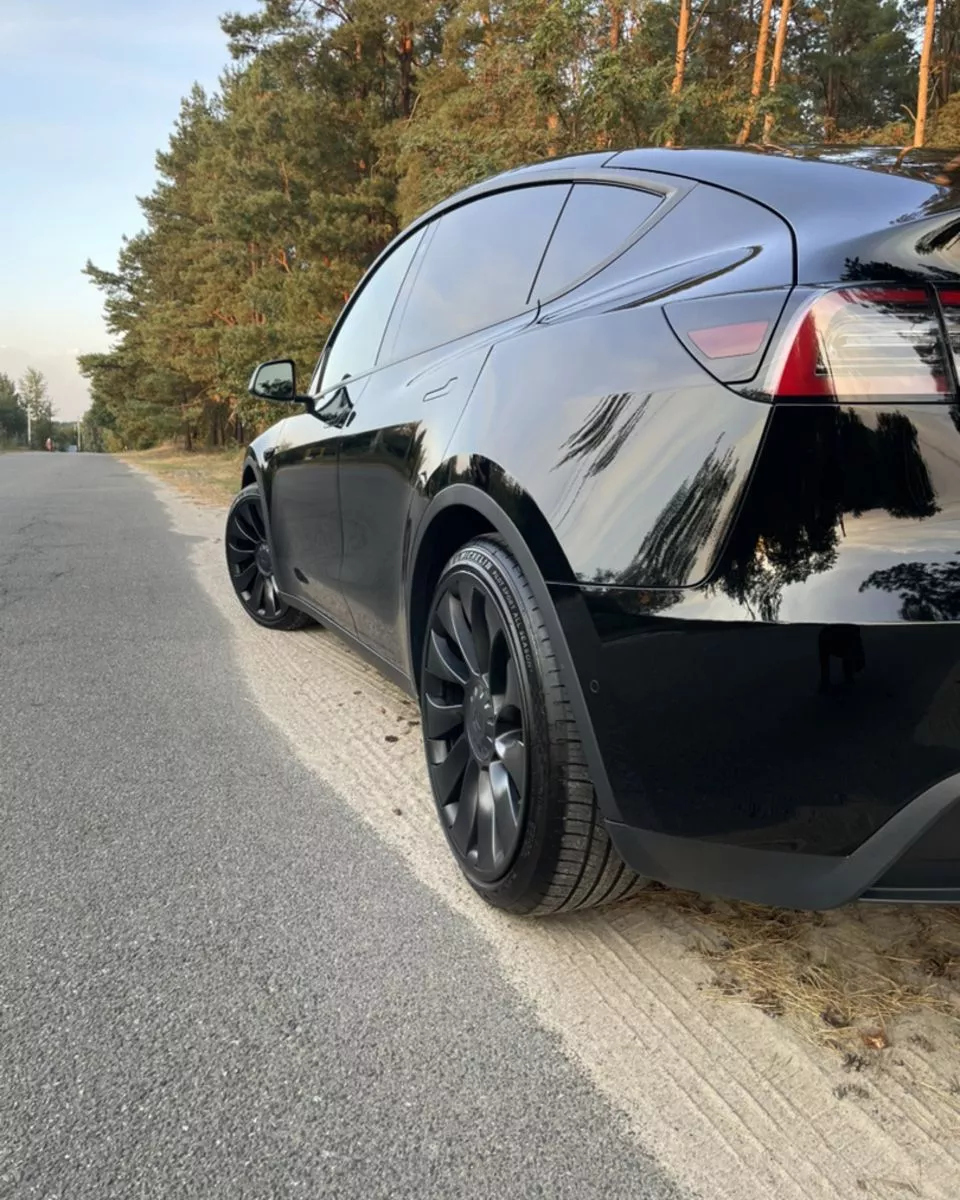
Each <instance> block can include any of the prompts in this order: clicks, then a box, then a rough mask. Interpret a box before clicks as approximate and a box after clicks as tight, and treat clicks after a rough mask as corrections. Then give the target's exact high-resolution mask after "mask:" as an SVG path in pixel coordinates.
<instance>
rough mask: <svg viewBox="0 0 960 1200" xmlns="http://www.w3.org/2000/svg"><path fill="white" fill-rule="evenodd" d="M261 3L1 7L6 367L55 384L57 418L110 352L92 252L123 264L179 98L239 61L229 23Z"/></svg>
mask: <svg viewBox="0 0 960 1200" xmlns="http://www.w3.org/2000/svg"><path fill="white" fill-rule="evenodd" d="M256 7H257V4H256V0H0V371H4V372H6V373H7V374H8V375H10V376H11V377H13V378H14V379H15V380H16V379H18V378H19V377H20V376H21V375H22V374H23V372H24V370H25V369H26V367H27V366H28V365H29V366H35V367H38V368H39V369H40V370H41V371H43V372H44V373H45V375H46V376H47V379H48V382H49V384H50V396H51V399H52V401H53V404H54V409H55V415H56V416H57V417H59V418H60V419H61V420H70V419H74V418H76V417H78V416H80V415H82V413H83V412H84V410H85V409H86V407H87V405H88V403H89V396H88V394H87V390H86V384H85V382H84V380H83V379H81V377H80V375H79V374H78V373H77V370H76V361H75V360H76V356H77V354H78V353H86V352H89V351H97V350H105V349H106V348H107V347H108V346H109V344H110V341H109V337H108V335H107V332H106V329H105V328H104V325H103V321H102V319H101V306H100V294H99V292H97V290H96V289H95V288H94V286H93V284H92V283H90V282H89V281H88V280H87V278H86V277H85V276H84V275H82V274H81V270H82V268H83V265H84V263H85V262H86V260H87V259H88V258H90V259H92V260H93V262H95V263H96V264H97V266H100V267H103V268H105V269H108V270H109V269H112V268H113V267H114V266H115V264H116V258H117V251H118V250H119V248H120V244H121V239H122V237H123V236H124V234H126V235H127V236H130V235H132V234H135V233H136V232H137V231H138V230H139V229H140V228H141V227H142V225H143V220H142V214H141V212H140V209H139V206H138V204H137V199H136V198H137V196H143V195H146V194H148V193H149V192H150V191H151V190H152V188H153V184H154V180H155V168H154V162H155V155H156V152H157V150H159V149H161V148H163V147H165V146H166V144H167V139H168V137H169V135H170V131H171V129H172V128H173V123H174V121H175V120H176V117H177V114H178V111H179V107H180V100H181V98H182V97H183V96H185V95H186V94H187V92H189V90H190V88H191V86H192V85H193V83H194V82H195V81H197V82H199V83H201V84H202V85H203V86H204V87H206V88H208V89H212V88H214V87H215V86H216V84H217V80H218V78H219V75H220V73H221V71H222V70H223V68H224V67H225V66H226V65H227V64H228V61H229V54H228V52H227V47H226V39H225V38H224V36H223V33H222V32H221V30H220V24H219V20H218V18H219V17H220V15H221V14H222V13H223V12H225V11H231V10H232V11H241V12H250V11H253V10H254V9H255V8H256Z"/></svg>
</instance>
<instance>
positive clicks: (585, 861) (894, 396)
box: [227, 149, 960, 913]
mask: <svg viewBox="0 0 960 1200" xmlns="http://www.w3.org/2000/svg"><path fill="white" fill-rule="evenodd" d="M958 166H960V159H955V160H953V161H951V160H950V157H949V155H942V156H938V155H936V154H935V153H926V152H913V153H910V154H906V155H902V154H901V155H897V154H896V153H895V152H894V151H888V150H850V149H847V150H830V149H821V150H818V151H811V150H803V151H797V152H794V153H784V152H776V153H774V152H760V151H750V150H657V149H650V150H635V151H626V152H621V153H614V154H610V153H602V154H589V155H585V156H581V157H577V158H571V159H565V160H554V161H550V162H548V163H546V164H543V165H540V166H534V167H530V168H524V169H520V170H516V171H512V172H508V173H506V174H504V175H501V176H499V177H497V178H495V179H491V180H489V181H487V182H485V183H483V184H481V185H479V186H476V187H474V188H471V189H469V190H468V191H466V192H463V193H461V194H459V195H457V196H454V197H453V198H451V199H450V200H449V201H447V202H446V203H444V204H441V205H440V206H438V207H437V208H436V209H434V210H433V211H431V212H429V213H427V214H426V215H425V216H424V217H422V218H420V219H419V220H418V221H416V222H414V223H413V224H412V225H411V226H410V227H409V228H407V229H406V230H404V231H403V233H402V234H400V236H398V237H397V238H396V239H395V240H394V241H393V242H392V243H391V244H390V245H389V246H388V247H387V249H386V250H385V251H384V252H383V253H382V254H381V255H380V257H379V258H378V260H377V261H376V262H375V263H374V265H373V266H372V267H371V269H370V271H369V272H368V273H367V275H366V276H365V278H364V279H363V281H362V283H361V284H360V286H359V287H358V288H357V290H356V292H355V294H354V295H353V297H352V298H351V300H350V302H349V303H348V304H347V306H346V307H345V309H344V311H343V313H342V315H341V316H340V318H339V320H338V321H337V324H336V326H335V328H334V330H333V332H332V334H331V336H330V339H329V341H328V342H327V345H326V347H325V349H324V351H323V354H322V356H321V358H320V362H319V364H318V366H317V368H316V371H315V373H314V375H313V378H312V379H310V380H309V381H308V382H305V383H304V385H303V388H302V394H301V393H300V391H299V390H298V384H297V381H296V379H295V373H294V366H293V363H292V362H290V361H286V360H282V361H276V362H271V363H265V364H263V365H262V366H260V367H258V368H257V370H256V371H255V373H254V375H253V378H252V381H251V391H252V392H253V393H254V394H255V395H257V396H260V397H266V398H269V399H273V400H277V401H285V402H289V403H290V404H292V405H296V406H298V408H299V409H301V410H302V411H297V412H295V413H294V415H292V416H288V417H287V418H286V419H285V420H282V421H280V422H279V423H278V424H276V425H274V426H273V427H272V428H271V429H269V430H268V431H267V432H266V433H264V434H263V435H262V436H260V437H258V438H257V439H256V440H255V441H254V442H253V443H252V444H251V446H250V449H249V454H248V456H247V459H246V462H245V465H244V467H243V477H242V490H241V492H240V494H239V495H238V497H237V499H236V501H235V502H234V504H233V506H232V508H231V510H230V514H229V519H228V525H227V562H228V566H229V571H230V576H231V579H232V581H233V585H234V587H235V589H236V591H237V594H238V596H239V598H240V600H241V602H242V603H243V605H244V606H245V608H246V610H247V612H248V613H249V614H250V615H251V616H252V617H253V618H254V620H256V621H258V622H259V623H260V624H262V625H267V626H272V627H274V628H277V629H292V628H295V627H297V626H299V625H301V624H303V623H304V622H305V621H307V620H309V619H311V618H312V619H316V620H319V621H320V622H322V623H323V624H324V625H327V626H329V627H330V628H331V629H336V630H338V631H340V632H341V633H342V634H344V635H346V636H347V637H349V638H351V639H353V640H354V642H355V643H356V644H357V645H358V646H359V647H360V648H362V650H363V651H365V652H366V653H367V654H368V655H369V656H371V657H372V658H373V659H374V660H375V661H376V662H377V663H378V664H379V665H380V666H381V667H382V669H383V670H384V671H385V672H386V673H387V674H388V675H390V676H392V677H393V678H394V679H396V680H398V681H399V682H400V683H401V684H402V685H404V686H405V687H406V688H408V689H409V690H410V691H411V692H412V693H414V694H415V695H416V696H417V697H418V699H419V703H420V707H421V713H422V724H423V737H424V742H425V747H426V759H427V769H428V772H429V777H430V782H431V785H432V788H433V794H434V798H435V801H436V807H437V812H438V815H439V819H440V823H441V825H442V827H443V829H444V831H445V834H446V837H447V840H448V842H449V845H450V848H451V850H452V852H453V853H454V855H455V856H456V858H457V861H458V862H459V864H460V867H461V868H462V870H463V872H464V873H465V875H466V876H467V878H468V879H469V880H470V882H471V883H472V884H473V886H474V887H475V888H476V889H477V890H478V891H479V892H480V893H481V894H482V895H483V896H484V897H485V898H486V899H487V900H488V901H489V902H490V903H492V904H495V905H498V906H500V907H503V908H506V909H509V910H511V911H514V912H524V913H544V912H553V911H557V910H561V909H562V910H566V909H572V908H577V907H583V906H587V905H592V904H597V903H602V902H605V901H609V900H613V899H616V898H618V897H621V896H623V895H625V894H627V893H628V892H629V891H631V890H632V889H633V888H636V887H637V886H639V885H640V884H641V883H642V882H643V881H644V880H646V879H656V880H661V881H663V882H665V883H668V884H673V885H678V886H682V887H689V888H694V889H698V890H704V891H710V892H713V893H718V894H723V895H729V896H734V897H741V898H744V899H748V900H754V901H758V902H763V903H771V904H780V905H786V906H795V907H829V906H832V905H837V904H841V903H843V902H845V901H848V900H852V899H854V898H856V897H867V898H900V899H912V900H939V901H956V900H960V395H958V367H960V173H958V170H957V169H958ZM362 750H363V747H362V746H358V747H357V752H358V753H362Z"/></svg>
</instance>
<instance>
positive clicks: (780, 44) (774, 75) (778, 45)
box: [763, 0, 791, 142]
mask: <svg viewBox="0 0 960 1200" xmlns="http://www.w3.org/2000/svg"><path fill="white" fill-rule="evenodd" d="M790 5H791V0H781V4H780V20H779V21H778V23H777V40H776V41H775V42H774V44H773V62H771V64H770V88H769V91H770V95H771V96H772V95H773V93H774V92H775V91H776V90H777V84H778V83H779V82H780V67H781V64H782V63H783V48H784V46H785V45H786V43H787V23H788V22H789V20H790ZM772 132H773V113H770V112H768V113H767V114H766V116H765V117H764V118H763V140H764V141H765V142H768V141H769V140H770V134H771V133H772Z"/></svg>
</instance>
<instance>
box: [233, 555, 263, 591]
mask: <svg viewBox="0 0 960 1200" xmlns="http://www.w3.org/2000/svg"><path fill="white" fill-rule="evenodd" d="M256 574H257V564H256V563H254V562H252V563H250V565H249V566H246V567H244V568H243V569H242V570H238V571H237V574H236V575H234V577H233V582H234V584H235V585H236V587H237V588H238V589H239V590H240V591H241V592H245V591H246V590H247V588H248V587H249V586H250V584H251V583H253V580H254V578H255V576H256Z"/></svg>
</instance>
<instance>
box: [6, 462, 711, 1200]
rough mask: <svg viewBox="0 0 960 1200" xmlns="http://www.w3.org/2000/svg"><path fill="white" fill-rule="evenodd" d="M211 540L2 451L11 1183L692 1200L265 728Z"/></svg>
mask: <svg viewBox="0 0 960 1200" xmlns="http://www.w3.org/2000/svg"><path fill="white" fill-rule="evenodd" d="M197 536H198V538H199V535H197ZM203 540H204V541H205V542H210V541H211V540H212V539H211V538H210V537H205V538H204V539H203ZM196 544H197V538H193V539H192V538H191V537H187V536H185V535H184V534H182V533H178V532H176V531H175V530H174V529H173V528H172V527H171V523H170V519H169V517H168V515H167V513H166V511H165V510H164V508H163V507H162V506H161V505H160V504H159V503H158V501H157V500H156V498H155V497H154V494H153V492H152V490H151V488H150V485H149V484H148V483H147V482H146V481H145V480H144V479H143V478H142V477H140V476H138V475H135V474H134V473H132V472H131V471H130V470H129V469H128V468H127V467H125V466H123V465H122V464H120V463H118V462H116V461H114V460H112V459H110V458H107V457H102V456H94V455H64V454H57V455H44V454H16V455H7V456H4V457H2V458H0V1197H3V1198H6V1197H16V1198H20V1197H24V1198H27V1197H44V1198H45V1200H54V1198H55V1197H56V1198H62V1200H77V1198H91V1200H92V1198H94V1197H95V1198H97V1200H106V1198H107V1197H124V1198H128V1197H135V1196H136V1197H148V1198H155V1197H156V1198H163V1200H166V1198H168V1197H181V1196H184V1197H186V1196H195V1197H203V1198H205V1200H209V1198H213V1197H225V1198H227V1197H229V1198H231V1200H232V1198H235V1197H264V1198H266V1197H287V1196H303V1197H317V1196H336V1197H358V1198H361V1197H362V1198H364V1200H366V1198H373V1197H384V1198H385V1197H410V1198H411V1200H414V1198H415V1200H425V1198H428V1197H436V1198H438V1200H440V1198H442V1200H456V1198H457V1197H477V1198H478V1200H479V1198H481V1197H482V1198H484V1200H494V1198H498V1197H516V1198H517V1200H529V1198H531V1197H546V1198H554V1197H571V1198H573V1200H588V1198H590V1197H597V1198H602V1200H618V1198H624V1200H645V1198H650V1200H668V1198H670V1200H672V1198H674V1197H679V1196H680V1195H681V1193H680V1192H679V1191H677V1190H675V1189H674V1187H673V1186H672V1185H670V1184H669V1183H668V1182H667V1181H666V1179H665V1177H664V1175H663V1174H662V1173H661V1171H660V1169H659V1168H658V1167H657V1166H656V1165H655V1164H654V1162H653V1161H652V1160H651V1158H650V1157H649V1156H648V1155H647V1154H646V1153H645V1152H644V1149H643V1148H642V1146H641V1144H640V1143H639V1142H638V1140H636V1138H634V1137H633V1136H631V1135H630V1134H629V1133H628V1132H627V1129H626V1125H625V1123H624V1121H623V1119H622V1118H621V1116H620V1114H618V1113H617V1112H615V1111H614V1110H613V1109H612V1108H611V1107H610V1106H609V1105H608V1103H607V1102H606V1101H605V1100H604V1099H603V1098H602V1097H601V1096H600V1094H599V1093H598V1092H597V1091H596V1090H595V1089H594V1087H593V1085H592V1084H591V1082H590V1081H589V1079H588V1078H587V1076H586V1075H584V1074H583V1073H582V1072H581V1070H580V1069H579V1068H578V1067H575V1066H574V1065H573V1064H572V1063H571V1061H569V1060H568V1059H567V1058H566V1057H565V1056H564V1054H563V1053H562V1051H561V1049H560V1044H559V1041H558V1039H557V1038H556V1037H555V1036H554V1035H553V1034H550V1033H547V1032H546V1031H545V1030H544V1028H542V1027H541V1025H540V1024H539V1023H538V1020H537V1018H536V1016H535V1014H534V1011H533V1009H532V1008H531V1007H530V1006H529V1004H528V1003H527V1001H525V1000H522V999H521V998H520V997H519V995H518V993H517V992H516V990H515V989H514V988H513V986H512V985H511V984H510V983H509V982H508V981H507V980H506V979H505V978H504V976H503V974H502V972H501V967H500V965H499V962H498V960H497V958H495V956H494V954H493V952H492V951H491V949H490V948H489V945H488V943H487V942H486V941H485V940H484V939H483V938H482V937H481V936H480V934H479V933H478V932H477V930H476V929H475V928H474V926H473V925H472V924H471V923H470V922H468V921H467V920H465V919H464V917H463V916H462V915H460V914H459V913H457V912H456V911H454V909H452V908H450V907H448V906H447V905H446V904H444V903H443V902H442V901H441V900H439V899H438V896H437V894H436V892H434V891H433V890H431V889H430V888H428V887H427V886H426V885H425V884H424V883H422V882H420V881H419V880H418V878H417V876H416V875H415V874H414V873H413V872H412V870H411V869H410V868H409V866H408V865H407V864H406V862H405V861H404V860H403V859H402V858H401V857H400V855H399V854H398V853H397V851H396V850H395V849H391V848H390V847H389V846H388V845H386V844H385V843H384V842H383V841H381V840H380V838H378V836H377V835H376V833H375V832H374V831H373V830H372V829H371V828H370V827H369V826H368V825H366V824H364V823H362V822H361V820H360V819H359V817H358V816H357V815H356V813H355V812H354V810H353V809H352V808H351V807H350V806H348V805H347V804H345V803H343V802H342V800H341V799H340V798H339V796H338V795H337V794H336V793H335V792H333V791H332V790H331V788H330V787H329V785H327V784H325V783H324V782H323V781H322V779H321V778H320V777H319V776H318V775H317V774H316V773H315V772H314V771H312V770H311V769H309V767H308V766H306V765H304V764H302V763H301V762H300V761H299V760H298V759H297V757H296V756H295V755H294V754H293V753H292V752H291V749H290V744H289V742H288V741H287V740H286V739H285V738H284V737H283V735H282V733H281V732H280V731H279V729H278V727H277V725H276V724H275V723H274V722H271V721H269V720H268V719H267V718H266V717H265V716H264V715H263V713H262V712H261V708H260V706H259V703H258V700H257V697H256V696H255V695H253V694H252V692H251V688H250V684H249V680H248V676H247V675H246V674H245V673H244V672H243V671H242V670H241V669H240V667H239V665H238V662H237V658H236V655H235V650H234V638H235V634H234V633H233V631H232V629H231V625H230V622H229V620H228V619H227V618H226V617H225V616H224V614H223V612H222V611H221V610H220V609H219V608H218V606H217V605H216V604H215V603H213V602H212V601H211V599H210V598H209V595H208V593H207V592H206V591H205V590H204V588H203V587H202V586H201V584H200V583H199V582H198V578H197V574H196V573H195V571H194V569H193V568H192V567H191V565H190V555H191V551H192V550H194V549H195V548H196ZM214 549H216V547H214ZM211 561H212V560H211ZM211 569H214V568H211ZM252 628H253V627H252V626H251V630H252ZM264 636H268V637H272V636H274V635H269V634H268V635H264ZM293 636H296V635H293ZM307 638H308V641H307V642H306V643H304V645H309V638H310V635H307ZM358 694H359V693H358ZM289 709H290V714H291V719H292V720H293V722H294V723H295V724H296V723H303V724H309V723H310V722H311V710H310V707H309V704H308V703H306V702H305V701H304V699H303V698H302V697H301V695H300V693H298V692H297V691H291V693H290V696H289ZM380 711H383V710H382V709H381V710H380ZM395 740H396V739H394V741H395ZM381 741H383V739H381ZM359 752H360V753H362V750H361V751H359ZM353 799H354V802H356V799H357V798H356V797H354V798H353ZM402 802H403V803H406V799H405V798H404V799H403V801H402ZM477 903H479V901H477ZM589 1017H590V1013H589V1011H585V1012H584V1018H585V1019H589ZM707 1200H710V1198H709V1197H708V1198H707Z"/></svg>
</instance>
